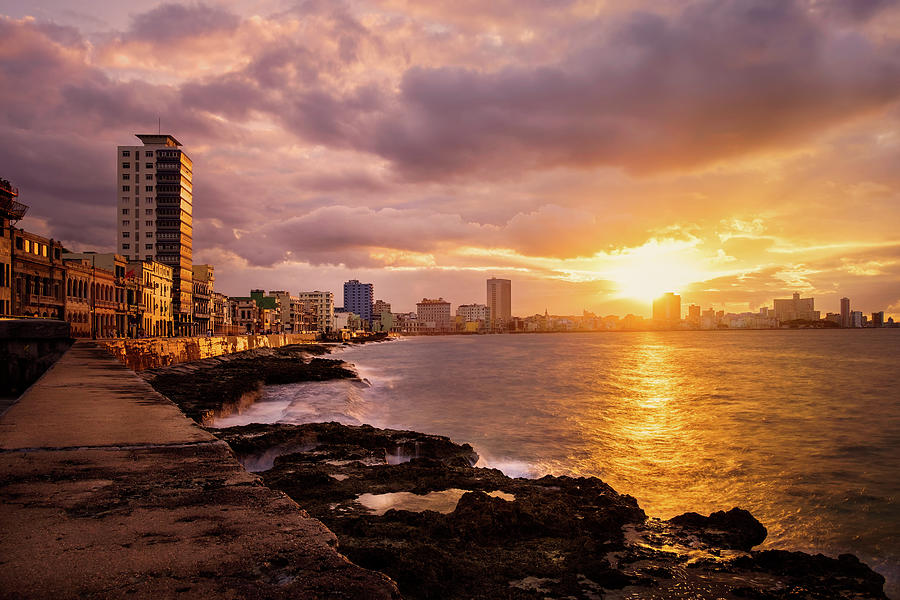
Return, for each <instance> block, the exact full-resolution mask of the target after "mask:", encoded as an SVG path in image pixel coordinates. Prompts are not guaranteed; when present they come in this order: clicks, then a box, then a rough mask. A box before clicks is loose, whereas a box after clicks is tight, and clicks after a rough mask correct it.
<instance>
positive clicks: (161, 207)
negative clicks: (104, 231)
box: [116, 134, 193, 335]
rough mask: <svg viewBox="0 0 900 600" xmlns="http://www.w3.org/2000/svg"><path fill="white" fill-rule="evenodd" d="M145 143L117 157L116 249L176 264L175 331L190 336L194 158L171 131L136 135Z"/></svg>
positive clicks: (126, 148) (121, 151)
mask: <svg viewBox="0 0 900 600" xmlns="http://www.w3.org/2000/svg"><path fill="white" fill-rule="evenodd" d="M136 137H137V138H138V139H139V140H141V142H142V143H143V145H142V146H119V149H118V153H117V156H116V189H117V190H118V191H119V194H118V201H117V202H116V233H117V235H116V242H117V243H116V249H117V252H118V254H121V255H123V256H125V257H126V258H127V259H128V260H132V261H140V260H156V261H158V262H161V263H163V264H165V265H168V266H169V267H171V268H172V317H173V321H174V330H175V331H174V332H175V335H191V328H192V314H193V301H192V298H191V294H192V292H193V275H192V266H193V250H192V248H193V241H192V240H193V194H192V192H193V188H192V185H191V178H192V162H191V159H190V158H189V157H188V155H187V154H185V153H184V152H183V151H182V150H181V143H180V142H179V141H178V140H176V139H175V138H174V137H172V136H171V135H166V134H161V135H157V134H136Z"/></svg>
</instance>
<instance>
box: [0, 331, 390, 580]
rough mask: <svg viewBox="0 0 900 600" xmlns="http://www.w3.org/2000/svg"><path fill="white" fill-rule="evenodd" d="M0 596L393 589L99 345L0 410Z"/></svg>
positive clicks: (68, 359) (67, 360)
mask: <svg viewBox="0 0 900 600" xmlns="http://www.w3.org/2000/svg"><path fill="white" fill-rule="evenodd" d="M0 503H2V510H0V597H4V598H50V597H71V596H76V595H77V596H87V597H121V596H128V597H130V598H167V597H176V596H177V597H191V598H196V597H216V598H218V597H223V598H228V597H232V598H298V597H299V598H392V597H398V594H397V592H396V587H395V586H394V585H393V583H392V582H390V581H389V580H387V579H386V578H384V577H383V576H382V575H380V574H377V573H373V572H370V571H366V570H364V569H361V568H359V567H357V566H356V565H353V564H352V563H349V562H348V561H347V560H346V559H345V558H344V557H343V556H341V555H340V554H339V553H338V552H337V551H336V550H335V545H336V539H335V537H334V535H333V534H332V533H331V532H330V531H328V530H327V529H326V528H325V527H324V526H323V525H322V524H321V523H320V522H319V521H317V520H315V519H312V518H310V517H309V516H308V515H307V514H306V513H305V512H304V511H303V510H301V509H300V508H299V507H298V506H297V505H296V504H295V503H294V502H293V501H292V500H290V499H289V498H288V497H287V496H285V495H284V494H282V493H280V492H275V491H273V490H271V489H269V488H267V487H265V486H263V485H261V483H260V482H259V480H258V479H257V478H256V477H255V476H253V475H251V474H249V473H247V472H246V471H245V470H244V469H243V468H242V467H241V466H240V464H239V463H238V462H237V460H236V459H235V458H234V456H233V455H232V453H231V451H230V449H229V448H228V446H227V445H225V444H224V443H223V442H221V441H218V440H216V439H215V438H214V437H213V436H211V435H210V434H208V433H207V432H205V431H204V430H203V429H201V428H200V427H198V426H197V425H196V424H194V423H193V421H191V420H189V419H187V418H186V417H185V416H184V415H183V414H182V413H181V412H180V411H179V410H178V408H177V407H176V406H175V405H174V404H172V403H171V402H169V401H168V400H167V399H166V398H165V397H163V396H161V395H160V394H158V393H156V392H155V391H154V390H153V389H152V388H151V387H150V386H149V385H148V384H147V383H146V382H144V381H143V380H142V379H140V378H138V377H137V376H135V375H134V373H132V372H131V371H129V370H127V369H126V368H125V367H123V366H121V365H120V364H119V363H118V362H117V361H115V359H113V358H111V357H110V356H109V355H108V354H107V353H106V352H105V351H104V350H103V349H102V348H100V347H98V346H97V345H96V344H92V343H90V342H78V343H76V344H75V346H73V347H72V349H71V350H69V352H68V353H66V355H64V356H63V357H62V358H61V359H60V360H59V362H57V363H56V364H55V365H54V366H53V367H52V368H51V369H50V370H49V371H48V372H47V373H46V374H45V375H44V376H43V378H42V379H41V380H39V381H38V382H37V383H36V384H34V385H33V386H32V387H31V388H30V389H29V390H28V391H27V392H26V393H25V394H24V395H23V396H22V398H20V399H19V401H18V402H17V403H16V404H15V405H13V406H12V407H11V408H10V409H9V410H8V411H7V412H6V414H4V415H3V417H2V418H0Z"/></svg>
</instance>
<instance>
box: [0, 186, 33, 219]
mask: <svg viewBox="0 0 900 600" xmlns="http://www.w3.org/2000/svg"><path fill="white" fill-rule="evenodd" d="M2 187H3V186H2V185H0V188H2ZM10 193H11V194H12V196H11V197H9V198H5V197H3V195H0V214H2V215H3V216H4V217H6V218H7V219H9V220H10V221H18V220H19V219H21V218H22V217H24V216H25V213H26V212H28V206H27V205H25V204H22V203H21V202H16V201H15V200H13V198H15V197H16V196H18V195H19V192H18V190H16V188H11V190H10Z"/></svg>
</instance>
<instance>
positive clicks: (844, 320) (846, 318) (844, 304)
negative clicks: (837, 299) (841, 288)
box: [841, 298, 850, 327]
mask: <svg viewBox="0 0 900 600" xmlns="http://www.w3.org/2000/svg"><path fill="white" fill-rule="evenodd" d="M841 327H850V298H841Z"/></svg>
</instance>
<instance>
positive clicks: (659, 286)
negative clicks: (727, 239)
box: [604, 240, 716, 302]
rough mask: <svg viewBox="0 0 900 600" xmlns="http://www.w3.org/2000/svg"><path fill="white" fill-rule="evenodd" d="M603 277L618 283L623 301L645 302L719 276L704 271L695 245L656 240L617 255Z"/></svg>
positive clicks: (619, 293)
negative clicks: (630, 299)
mask: <svg viewBox="0 0 900 600" xmlns="http://www.w3.org/2000/svg"><path fill="white" fill-rule="evenodd" d="M604 274H605V276H606V277H607V278H608V279H610V280H612V281H614V282H615V283H616V286H617V288H618V295H619V296H620V297H623V298H632V299H634V300H642V301H646V302H650V301H651V300H653V299H654V298H657V297H659V296H661V295H662V294H664V293H665V292H680V291H682V289H683V288H684V287H686V286H687V285H689V284H691V283H694V282H698V281H705V280H707V279H710V278H711V277H714V276H715V275H716V274H715V273H711V272H710V271H708V270H707V269H706V268H704V265H703V261H702V259H701V258H700V257H698V256H697V251H696V248H695V247H694V244H693V243H690V242H657V241H656V240H653V241H652V242H649V243H647V244H645V245H643V246H641V247H639V248H633V249H629V250H628V251H626V252H622V253H621V254H618V255H616V256H615V265H614V266H613V267H612V268H611V269H608V270H606V271H605V273H604Z"/></svg>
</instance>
